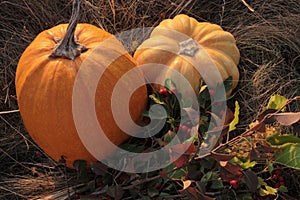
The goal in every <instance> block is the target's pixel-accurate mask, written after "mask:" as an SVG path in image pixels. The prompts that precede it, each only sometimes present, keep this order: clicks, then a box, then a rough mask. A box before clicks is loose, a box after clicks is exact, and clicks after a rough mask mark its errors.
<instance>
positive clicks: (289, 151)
mask: <svg viewBox="0 0 300 200" xmlns="http://www.w3.org/2000/svg"><path fill="white" fill-rule="evenodd" d="M275 162H277V163H281V164H283V165H285V166H288V167H291V168H294V169H297V170H300V143H294V144H291V143H289V144H287V145H286V146H285V147H284V148H282V150H280V151H278V152H276V154H275Z"/></svg>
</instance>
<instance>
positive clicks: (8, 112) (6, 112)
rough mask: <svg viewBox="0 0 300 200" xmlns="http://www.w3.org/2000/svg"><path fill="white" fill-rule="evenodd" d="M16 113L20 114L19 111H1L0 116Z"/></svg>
mask: <svg viewBox="0 0 300 200" xmlns="http://www.w3.org/2000/svg"><path fill="white" fill-rule="evenodd" d="M17 112H20V110H8V111H1V112H0V115H4V114H10V113H17Z"/></svg>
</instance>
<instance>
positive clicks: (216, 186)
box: [210, 179, 224, 189]
mask: <svg viewBox="0 0 300 200" xmlns="http://www.w3.org/2000/svg"><path fill="white" fill-rule="evenodd" d="M223 187H224V185H223V181H222V180H221V179H217V180H212V183H211V186H210V188H211V189H222V188H223Z"/></svg>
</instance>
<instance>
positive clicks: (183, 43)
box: [134, 14, 240, 96]
mask: <svg viewBox="0 0 300 200" xmlns="http://www.w3.org/2000/svg"><path fill="white" fill-rule="evenodd" d="M193 43H194V44H193ZM182 47H184V48H182ZM134 58H135V60H136V61H137V63H138V65H143V64H149V63H154V64H155V63H157V64H163V65H166V66H168V67H169V69H170V70H173V69H175V70H177V71H179V72H180V73H181V74H182V75H183V76H184V77H185V78H186V79H187V80H188V81H189V83H190V85H191V86H192V87H193V89H194V92H196V93H198V92H199V86H200V80H201V79H203V77H202V75H200V74H199V72H198V70H197V69H196V68H195V64H199V66H200V67H201V68H202V71H203V72H204V73H206V74H207V75H206V79H205V80H204V81H205V82H206V83H207V84H208V85H209V84H210V86H211V87H214V86H216V85H217V84H219V83H218V82H217V81H216V80H218V79H217V76H221V79H222V81H224V80H225V79H227V78H228V77H229V76H231V77H232V79H233V88H235V87H236V86H237V83H238V80H239V71H238V68H237V65H238V63H239V59H240V53H239V50H238V48H237V46H236V41H235V38H234V37H233V35H232V34H231V33H229V32H227V31H224V30H223V29H222V28H221V27H220V26H218V25H216V24H211V23H208V22H198V21H197V20H196V19H194V18H192V17H189V16H187V15H185V14H180V15H177V16H176V17H174V18H173V19H166V20H163V21H162V22H161V23H160V24H159V25H158V26H157V27H155V28H154V29H153V31H152V33H151V35H150V38H148V39H147V40H145V41H144V42H143V43H142V44H141V45H140V46H139V48H138V49H137V50H136V52H135V54H134ZM212 64H213V65H214V67H213V68H212ZM215 69H217V70H215ZM157 73H158V74H157V75H159V72H157ZM165 78H166V79H167V78H171V79H172V77H171V75H170V73H168V72H167V73H166V75H165ZM172 80H173V79H172ZM173 82H174V83H175V85H176V86H177V87H179V89H180V91H185V88H184V87H183V86H181V85H180V81H177V79H175V80H173ZM156 86H157V85H156ZM157 87H158V86H157ZM180 87H183V88H180ZM229 93H230V92H229ZM189 95H191V94H190V93H189V92H188V91H187V93H184V94H183V96H189ZM227 95H229V94H227Z"/></svg>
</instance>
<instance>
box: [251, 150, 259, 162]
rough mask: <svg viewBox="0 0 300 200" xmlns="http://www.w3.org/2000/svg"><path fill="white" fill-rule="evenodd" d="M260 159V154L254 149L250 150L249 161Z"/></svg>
mask: <svg viewBox="0 0 300 200" xmlns="http://www.w3.org/2000/svg"><path fill="white" fill-rule="evenodd" d="M259 158H260V153H259V151H258V150H257V149H256V148H252V149H251V151H250V161H253V160H258V159H259Z"/></svg>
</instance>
